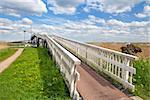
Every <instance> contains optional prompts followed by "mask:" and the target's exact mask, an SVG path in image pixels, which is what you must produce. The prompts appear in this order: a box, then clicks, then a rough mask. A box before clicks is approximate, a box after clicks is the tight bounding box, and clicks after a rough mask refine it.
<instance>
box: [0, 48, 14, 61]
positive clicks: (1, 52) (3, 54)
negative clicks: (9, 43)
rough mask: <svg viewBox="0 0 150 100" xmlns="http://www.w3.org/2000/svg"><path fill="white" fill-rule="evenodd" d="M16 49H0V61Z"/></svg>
mask: <svg viewBox="0 0 150 100" xmlns="http://www.w3.org/2000/svg"><path fill="white" fill-rule="evenodd" d="M16 51H17V49H15V48H6V49H2V50H0V62H1V61H3V60H5V59H6V58H8V57H10V56H11V55H13V54H14V53H15V52H16Z"/></svg>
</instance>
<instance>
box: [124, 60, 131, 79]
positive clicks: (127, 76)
mask: <svg viewBox="0 0 150 100" xmlns="http://www.w3.org/2000/svg"><path fill="white" fill-rule="evenodd" d="M125 62H126V65H127V66H129V65H130V60H128V59H125ZM123 79H124V81H125V82H128V79H129V71H127V70H124V74H123Z"/></svg>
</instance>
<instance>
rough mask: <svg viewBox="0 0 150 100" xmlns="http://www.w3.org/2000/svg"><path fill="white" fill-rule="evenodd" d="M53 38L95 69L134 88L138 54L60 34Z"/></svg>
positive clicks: (126, 86)
mask: <svg viewBox="0 0 150 100" xmlns="http://www.w3.org/2000/svg"><path fill="white" fill-rule="evenodd" d="M53 38H54V39H55V40H56V41H57V42H58V43H60V44H61V45H62V46H64V47H65V48H66V49H68V50H69V51H71V52H72V53H73V54H75V55H76V56H78V57H79V58H80V59H81V60H82V61H84V62H86V63H87V64H88V65H90V66H91V67H93V68H94V69H96V70H99V71H101V72H104V73H105V74H107V75H108V76H109V77H111V78H113V79H114V80H116V81H117V82H119V83H121V84H122V85H123V86H124V87H125V88H128V89H131V90H134V85H133V83H132V80H133V74H136V69H135V68H134V67H133V61H134V60H135V59H137V57H136V56H132V55H128V54H124V53H121V52H118V51H114V50H110V49H106V48H103V47H98V46H94V45H90V44H85V43H81V42H77V41H74V40H70V39H65V38H62V37H58V36H53Z"/></svg>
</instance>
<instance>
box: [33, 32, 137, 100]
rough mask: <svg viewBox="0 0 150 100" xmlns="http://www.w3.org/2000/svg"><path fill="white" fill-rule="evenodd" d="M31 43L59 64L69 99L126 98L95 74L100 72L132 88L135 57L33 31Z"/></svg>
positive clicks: (126, 98)
mask: <svg viewBox="0 0 150 100" xmlns="http://www.w3.org/2000/svg"><path fill="white" fill-rule="evenodd" d="M31 41H32V43H33V44H36V45H37V46H39V45H40V44H42V45H43V46H45V47H47V48H48V49H49V51H50V53H51V55H52V56H53V58H54V59H55V61H56V63H57V64H58V65H59V68H60V71H61V72H62V75H63V76H64V79H65V82H66V84H67V86H68V89H69V91H70V97H71V98H72V99H73V100H80V99H81V98H83V99H84V100H130V98H129V97H128V96H127V95H125V94H124V93H123V92H121V91H120V90H119V89H117V88H116V87H115V86H113V85H112V84H111V83H110V82H109V81H107V80H106V79H105V78H103V77H102V76H101V75H99V74H98V73H103V76H104V75H106V76H108V77H110V78H111V79H113V80H114V81H116V82H118V83H120V84H122V86H123V87H124V88H125V89H130V90H132V91H134V85H133V83H132V80H133V75H134V74H136V69H135V68H134V67H133V61H134V60H136V59H138V58H137V57H136V56H132V55H128V54H124V53H121V52H118V51H114V50H110V49H106V48H103V47H98V46H94V45H90V44H86V43H81V42H77V41H74V40H70V39H66V38H62V37H58V36H48V35H40V34H34V35H32V37H31Z"/></svg>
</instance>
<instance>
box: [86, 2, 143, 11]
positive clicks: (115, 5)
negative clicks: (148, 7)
mask: <svg viewBox="0 0 150 100" xmlns="http://www.w3.org/2000/svg"><path fill="white" fill-rule="evenodd" d="M141 1H144V0H115V1H114V0H87V2H86V3H87V6H86V8H84V10H85V11H89V10H90V9H95V10H100V11H104V12H108V13H123V12H127V11H131V8H132V7H134V5H135V4H137V3H140V2H141Z"/></svg>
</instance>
